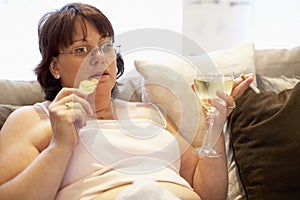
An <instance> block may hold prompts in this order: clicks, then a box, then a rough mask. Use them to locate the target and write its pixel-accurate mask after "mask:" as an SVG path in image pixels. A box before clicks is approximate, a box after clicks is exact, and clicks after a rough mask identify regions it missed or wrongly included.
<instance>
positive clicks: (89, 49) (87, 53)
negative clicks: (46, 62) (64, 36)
mask: <svg viewBox="0 0 300 200" xmlns="http://www.w3.org/2000/svg"><path fill="white" fill-rule="evenodd" d="M105 45H111V50H112V52H114V53H115V54H117V51H116V48H115V45H114V43H113V42H112V41H109V42H102V43H99V44H97V46H96V47H94V48H91V46H89V45H86V46H84V45H82V46H79V47H76V48H75V49H74V50H72V51H70V52H59V53H58V55H60V54H65V55H72V56H74V57H76V58H85V57H86V56H87V55H89V54H90V53H91V52H93V51H96V50H99V51H100V52H101V53H102V54H103V55H106V54H107V53H105V50H104V49H105V48H102V47H103V46H105ZM83 47H86V48H87V50H86V52H84V53H83V54H82V55H76V52H75V51H76V50H78V49H79V48H83ZM116 47H118V48H120V45H116Z"/></svg>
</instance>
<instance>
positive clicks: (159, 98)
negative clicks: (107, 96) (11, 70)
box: [0, 43, 300, 200]
mask: <svg viewBox="0 0 300 200" xmlns="http://www.w3.org/2000/svg"><path fill="white" fill-rule="evenodd" d="M207 55H208V57H209V58H210V59H211V61H212V63H213V64H214V65H215V66H217V68H228V67H230V68H232V69H233V70H234V72H235V74H236V75H237V76H238V75H239V74H242V73H244V74H245V73H253V74H254V75H255V81H254V83H255V84H256V85H257V87H258V88H259V89H260V90H261V94H260V95H257V94H255V93H254V92H253V91H252V90H251V89H248V90H247V91H246V92H245V94H243V95H242V96H241V97H240V98H239V99H237V101H236V104H237V109H236V110H234V112H233V113H232V114H231V116H230V117H229V118H228V121H227V123H226V126H225V127H224V134H225V138H226V148H227V160H228V177H229V185H228V199H230V200H231V199H235V200H237V199H255V200H257V199H297V197H298V198H299V197H300V181H299V180H300V162H299V160H300V159H299V158H300V127H299V124H300V123H299V122H300V106H299V103H298V102H300V92H298V90H296V89H297V88H299V80H300V47H295V48H291V49H260V50H257V49H255V45H254V44H253V43H248V44H241V45H238V46H235V47H232V48H230V49H224V50H220V51H215V52H209V53H208V54H207ZM189 59H192V60H193V63H196V64H197V65H201V60H200V59H199V58H198V57H197V56H194V57H190V58H189ZM125 61H126V59H125ZM190 64H191V63H190V62H186V61H184V62H182V61H179V60H176V59H175V60H174V59H171V60H168V59H163V60H162V59H153V60H149V59H148V60H139V59H138V58H137V59H136V61H135V63H134V65H135V70H136V71H135V72H134V73H133V75H132V74H130V75H126V74H125V75H124V76H123V77H122V78H120V80H118V83H117V85H116V88H115V90H114V92H113V96H114V98H120V99H125V100H129V101H141V102H143V101H144V102H151V103H154V104H157V105H158V106H159V107H160V108H161V109H162V110H163V111H164V113H165V114H167V115H168V116H169V117H170V118H171V119H172V120H173V121H175V124H176V125H179V127H180V130H181V131H182V132H183V133H185V134H186V135H184V137H186V138H187V139H188V140H189V139H190V136H191V135H193V134H194V132H201V131H203V127H197V124H198V122H199V120H202V118H201V117H203V116H201V115H200V118H197V119H198V121H197V120H195V117H194V116H196V115H197V112H199V111H201V106H200V107H199V106H198V107H197V106H195V109H190V107H192V105H193V104H195V105H196V104H197V103H198V102H193V101H192V99H194V98H195V95H194V94H193V92H191V90H190V89H187V88H188V87H189V86H190V83H191V82H192V79H193V75H192V74H193V68H192V67H191V65H190ZM125 66H126V62H125ZM164 70H165V71H164ZM174 72H175V73H174ZM149 74H151V75H149ZM181 78H182V79H183V82H185V83H186V84H178V80H179V79H181ZM161 80H164V82H160V81H161ZM295 88H296V89H295ZM0 92H1V94H2V95H1V97H0V129H1V128H2V125H3V123H4V122H5V120H6V119H7V117H8V116H9V115H10V114H11V112H13V111H14V110H15V109H17V108H18V107H20V106H25V105H32V104H34V103H36V102H41V101H43V93H42V89H41V87H40V85H39V84H38V83H37V82H36V81H13V80H0ZM297 92H298V93H297ZM297 94H298V95H297ZM182 102H185V103H184V104H183V103H182ZM286 104H288V105H289V110H287V111H285V112H281V111H282V110H284V109H283V108H285V105H286ZM193 107H194V106H193ZM254 111H255V112H254ZM288 113H291V114H288ZM297 114H299V115H297ZM278 115H279V116H278ZM281 115H282V116H281ZM183 119H184V120H183ZM270 119H272V120H273V119H275V121H274V120H273V121H271V122H270ZM297 121H298V123H297ZM186 122H188V123H186ZM191 122H192V123H191ZM265 124H268V126H264V125H265ZM290 124H291V126H292V128H289V127H291V126H290ZM298 127H299V128H298ZM195 130H196V131H195ZM196 135H197V134H196ZM277 163H279V164H277Z"/></svg>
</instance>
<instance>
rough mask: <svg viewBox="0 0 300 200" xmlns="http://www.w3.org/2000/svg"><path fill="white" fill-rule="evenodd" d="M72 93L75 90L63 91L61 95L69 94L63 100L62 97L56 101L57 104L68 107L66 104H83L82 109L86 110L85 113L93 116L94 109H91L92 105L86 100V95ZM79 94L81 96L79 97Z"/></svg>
mask: <svg viewBox="0 0 300 200" xmlns="http://www.w3.org/2000/svg"><path fill="white" fill-rule="evenodd" d="M70 91H75V90H73V89H71V90H69V89H65V90H64V91H62V93H60V95H62V96H63V95H66V94H68V95H67V96H64V97H63V98H62V97H59V98H57V99H56V102H55V103H58V104H60V105H66V103H70V102H73V103H75V102H78V103H80V104H81V106H82V108H83V109H84V110H85V112H86V113H87V114H88V115H89V116H91V115H93V113H94V112H93V109H92V107H91V105H90V104H89V102H88V101H87V100H86V99H85V96H86V95H82V94H80V92H79V93H77V92H74V93H73V92H70ZM77 94H80V95H81V96H78V95H77Z"/></svg>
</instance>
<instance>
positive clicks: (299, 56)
mask: <svg viewBox="0 0 300 200" xmlns="http://www.w3.org/2000/svg"><path fill="white" fill-rule="evenodd" d="M254 63H255V70H256V73H257V74H260V75H264V76H268V77H280V76H286V77H289V78H291V77H294V76H300V46H299V47H294V48H291V49H262V50H255V51H254Z"/></svg>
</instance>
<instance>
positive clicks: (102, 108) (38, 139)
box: [0, 3, 253, 199]
mask: <svg viewBox="0 0 300 200" xmlns="http://www.w3.org/2000/svg"><path fill="white" fill-rule="evenodd" d="M113 38H114V32H113V29H112V26H111V24H110V22H109V21H108V19H107V18H106V17H105V16H104V15H103V14H102V13H101V12H100V11H99V10H98V9H96V8H94V7H92V6H90V5H85V4H78V3H74V4H68V5H66V6H64V7H63V8H61V9H60V10H58V11H54V12H52V13H49V14H46V15H45V16H44V17H43V18H42V19H41V21H40V23H39V47H40V52H41V54H42V61H41V62H40V64H39V65H38V66H37V68H36V69H35V72H36V74H37V78H38V81H39V82H40V84H41V86H42V87H43V90H44V92H45V99H46V101H45V102H43V103H40V104H36V105H34V106H26V107H22V108H20V109H18V110H16V111H15V112H14V113H13V114H11V115H10V117H9V118H8V119H7V121H6V123H5V125H4V126H3V128H2V130H1V134H0V137H1V138H0V142H1V145H0V167H1V170H0V199H19V198H22V199H81V198H82V199H92V198H97V199H115V198H116V197H117V196H119V195H120V193H121V192H122V191H123V190H124V189H126V188H128V187H129V186H130V185H131V184H132V183H133V182H134V181H135V180H141V179H142V180H143V179H154V180H156V181H157V183H158V184H159V185H160V186H162V187H163V188H165V189H167V190H168V191H171V192H172V193H173V194H174V195H175V196H177V197H179V198H181V199H200V197H201V199H226V193H227V168H226V159H225V156H224V155H225V148H224V137H223V136H222V137H220V139H219V141H218V142H217V145H216V150H217V151H218V152H220V153H222V154H223V156H221V157H220V158H215V159H205V158H204V159H199V158H198V157H197V156H196V155H194V154H192V153H191V149H192V147H191V146H189V148H188V150H187V151H184V152H180V147H182V146H184V145H185V146H186V145H188V144H187V142H186V141H184V139H182V138H181V137H180V136H179V134H176V127H175V126H174V125H173V124H172V122H171V121H170V120H168V119H167V120H165V119H164V118H163V117H162V115H161V114H160V112H159V110H158V109H157V108H156V107H155V106H153V105H145V104H142V103H126V102H123V101H120V100H112V96H111V92H112V90H113V88H114V86H115V83H116V78H117V77H119V76H121V75H122V73H123V62H122V59H121V57H118V58H116V55H115V53H114V49H113V47H112V45H113ZM94 47H96V48H95V49H94ZM86 79H88V80H91V79H96V80H98V81H99V82H98V84H97V87H96V89H95V91H94V92H93V93H92V94H87V93H85V92H83V91H81V90H79V89H77V88H78V87H79V86H80V82H81V81H83V80H86ZM252 80H253V77H252V76H249V77H248V78H247V79H246V80H245V81H242V80H241V79H238V80H236V81H235V86H234V90H233V93H232V96H233V97H235V98H236V97H238V96H239V95H240V94H241V93H242V92H243V91H244V90H245V89H246V88H247V87H248V85H249V84H250V83H251V81H252ZM226 103H227V105H229V106H230V105H231V106H232V105H234V101H233V98H232V97H228V96H227V97H226ZM149 113H151V116H150V115H149ZM229 113H230V110H228V112H227V114H229ZM149 116H150V117H149ZM90 119H98V120H90ZM123 119H125V122H128V121H126V120H131V122H132V127H137V126H138V125H145V124H146V125H147V127H151V128H155V131H157V134H156V135H155V136H153V137H152V138H154V139H152V138H151V139H147V138H146V139H144V140H143V142H144V143H143V144H142V145H139V144H141V140H139V141H138V142H137V141H135V139H132V137H131V138H129V137H127V138H126V137H125V139H123V138H124V134H123V135H122V134H120V130H121V129H122V130H123V127H125V126H128V123H124V124H123V123H122V122H123V121H122V120H123ZM150 120H152V121H154V122H153V123H152V121H150ZM120 127H121V128H120ZM156 128H157V129H156ZM164 128H165V129H164ZM124 129H125V128H124ZM126 130H127V129H126ZM147 130H148V129H147ZM150 130H151V131H152V130H154V129H150ZM142 131H144V129H143V130H142ZM151 131H150V133H151ZM110 133H112V134H110ZM146 134H149V131H148V132H147V131H146ZM104 136H105V137H104ZM116 136H120V138H121V139H120V138H119V140H118V141H117V143H114V141H113V140H114V137H116ZM99 138H100V139H99ZM173 138H176V139H177V143H176V145H174V143H173ZM106 139H108V140H109V142H108V141H105V140H106ZM103 141H105V142H103ZM123 141H124V142H123ZM89 142H92V143H91V145H87V144H88V143H89ZM127 142H129V144H127ZM151 142H152V143H151ZM157 142H158V143H159V144H161V145H166V146H167V147H166V148H165V147H163V148H161V147H159V145H156V144H157ZM98 143H99V145H96V148H94V147H95V144H98ZM120 144H121V145H120ZM154 144H155V145H154ZM93 145H94V146H93ZM114 145H115V146H116V148H115V146H114ZM118 145H120V146H122V145H125V147H124V148H125V150H124V151H117V150H118V149H119V147H120V146H118ZM134 145H138V147H134ZM108 146H109V147H108ZM153 146H154V147H153ZM129 147H130V148H131V147H132V148H133V152H136V151H140V150H139V149H138V148H144V149H142V151H145V152H147V149H146V148H148V147H149V149H150V150H149V152H150V153H149V152H148V153H147V154H149V155H150V154H151V151H155V150H157V148H158V149H159V148H161V149H159V152H162V153H159V154H161V155H163V156H162V157H159V156H160V155H157V156H158V157H159V159H157V160H159V162H157V163H155V162H154V163H155V166H154V165H153V166H154V167H152V168H151V167H149V164H153V160H155V159H154V158H153V157H150V158H149V157H147V159H150V161H149V162H147V161H146V160H147V159H135V160H131V157H130V155H133V154H134V153H132V152H131V153H130V152H129V153H128V152H127V150H128V148H129ZM107 148H110V151H108V150H107ZM120 148H123V146H122V147H120ZM126 148H127V149H126ZM130 148H129V149H130ZM152 148H154V149H152ZM145 149H146V150H145ZM111 151H113V152H114V153H112V152H111ZM115 152H117V154H118V155H117V156H116V155H115ZM124 152H125V153H124ZM173 154H174V155H173ZM128 155H129V157H126V156H128ZM151 155H152V154H151ZM110 156H112V157H113V158H111V157H110ZM124 156H125V157H126V158H125V159H124ZM170 157H171V158H174V159H171V160H170V162H169V163H167V164H166V163H163V164H161V163H160V161H162V160H164V159H166V158H170ZM135 158H141V157H139V156H135ZM142 158H145V157H143V156H142ZM177 158H179V159H177ZM143 162H145V164H144V163H143ZM156 164H157V165H156ZM137 166H139V167H140V168H138V167H137ZM147 167H148V168H147ZM146 168H147V169H146Z"/></svg>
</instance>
